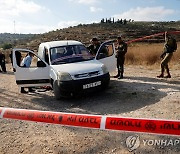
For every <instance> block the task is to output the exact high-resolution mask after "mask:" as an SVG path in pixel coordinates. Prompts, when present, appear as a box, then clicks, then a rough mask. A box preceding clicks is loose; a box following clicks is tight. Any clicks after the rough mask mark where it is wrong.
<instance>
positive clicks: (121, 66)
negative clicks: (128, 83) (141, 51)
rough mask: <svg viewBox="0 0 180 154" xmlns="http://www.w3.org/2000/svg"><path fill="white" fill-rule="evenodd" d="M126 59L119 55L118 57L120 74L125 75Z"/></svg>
mask: <svg viewBox="0 0 180 154" xmlns="http://www.w3.org/2000/svg"><path fill="white" fill-rule="evenodd" d="M124 61H125V57H118V58H117V69H118V75H119V76H123V73H124Z"/></svg>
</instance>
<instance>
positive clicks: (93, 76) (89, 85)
mask: <svg viewBox="0 0 180 154" xmlns="http://www.w3.org/2000/svg"><path fill="white" fill-rule="evenodd" d="M104 51H106V54H105V53H104ZM29 52H31V53H33V54H34V57H33V60H32V63H31V66H30V67H29V68H26V67H22V66H20V62H19V58H18V55H20V56H21V59H22V58H23V57H24V56H25V55H27V53H29ZM115 69H116V58H115V47H114V43H113V41H108V42H105V43H103V44H102V45H101V46H100V48H99V50H98V52H97V54H96V56H95V57H94V56H93V55H91V54H90V53H89V51H88V49H87V48H86V47H85V46H84V45H83V44H82V43H81V42H78V41H73V40H65V41H52V42H45V43H41V44H40V46H39V49H38V54H35V53H34V52H33V51H31V50H27V49H13V70H14V74H15V78H16V83H17V85H19V86H20V87H40V86H51V87H52V89H53V91H54V95H55V97H56V99H60V98H61V97H68V96H72V95H76V94H77V93H81V92H86V91H94V90H96V89H104V88H106V87H107V86H108V84H109V81H110V74H109V73H110V72H113V71H115Z"/></svg>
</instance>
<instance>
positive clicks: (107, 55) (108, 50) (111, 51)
mask: <svg viewBox="0 0 180 154" xmlns="http://www.w3.org/2000/svg"><path fill="white" fill-rule="evenodd" d="M95 58H96V59H97V60H99V61H100V62H101V63H103V64H104V65H105V66H106V67H107V69H108V71H109V72H110V73H112V72H114V71H116V58H115V46H114V41H107V42H104V43H102V44H101V46H100V48H99V50H98V52H97V54H96V57H95Z"/></svg>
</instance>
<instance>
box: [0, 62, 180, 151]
mask: <svg viewBox="0 0 180 154" xmlns="http://www.w3.org/2000/svg"><path fill="white" fill-rule="evenodd" d="M172 69H173V70H172V78H171V79H158V78H156V76H157V75H158V74H159V69H158V68H156V69H148V68H147V67H145V66H126V68H125V78H124V79H122V80H116V79H113V78H112V79H111V82H110V87H109V88H108V89H107V90H105V91H103V92H100V93H96V94H91V95H90V96H85V97H82V98H75V99H71V98H69V99H62V100H60V101H57V100H55V98H54V96H53V93H52V91H46V92H39V91H36V92H35V93H29V94H21V93H19V89H18V87H17V85H16V84H15V78H14V75H13V72H12V68H11V66H10V65H9V64H8V73H6V74H4V73H0V106H1V107H11V108H22V109H35V110H43V111H57V112H68V113H69V112H72V113H88V114H99V115H113V116H123V117H134V118H153V119H154V118H157V119H173V120H180V74H179V69H178V67H177V68H176V67H174V68H172ZM129 136H136V137H138V139H139V141H140V146H139V147H137V148H136V149H135V150H133V151H132V152H130V149H129V148H128V147H127V145H126V140H127V138H128V137H129ZM155 140H163V141H167V142H169V141H172V142H173V143H174V142H175V141H176V143H178V141H179V144H176V145H175V144H173V145H172V144H169V145H154V144H153V143H154V141H155ZM12 153H13V154H19V153H24V154H32V153H35V154H37V153H38V154H40V153H43V154H44V153H45V154H47V153H54V154H59V153H63V154H64V153H65V154H70V153H86V154H90V153H107V154H110V153H112V154H114V153H117V154H119V153H180V137H179V136H170V135H169V136H166V135H153V134H144V133H132V132H124V131H102V130H94V129H84V128H73V127H66V126H60V125H51V124H44V123H37V122H27V121H18V120H10V119H0V154H12Z"/></svg>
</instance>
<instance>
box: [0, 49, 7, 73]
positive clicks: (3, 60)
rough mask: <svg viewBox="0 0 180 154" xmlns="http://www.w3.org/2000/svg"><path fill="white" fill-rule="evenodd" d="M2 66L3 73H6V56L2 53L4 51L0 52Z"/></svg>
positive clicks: (0, 64)
mask: <svg viewBox="0 0 180 154" xmlns="http://www.w3.org/2000/svg"><path fill="white" fill-rule="evenodd" d="M0 66H1V68H2V71H3V72H6V60H5V55H4V54H3V53H2V51H0ZM0 72H1V70H0Z"/></svg>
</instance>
